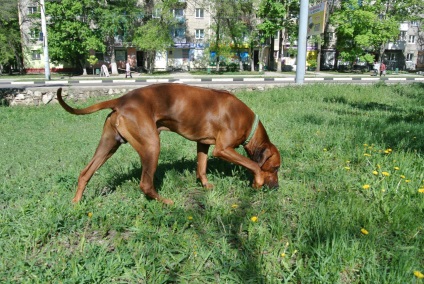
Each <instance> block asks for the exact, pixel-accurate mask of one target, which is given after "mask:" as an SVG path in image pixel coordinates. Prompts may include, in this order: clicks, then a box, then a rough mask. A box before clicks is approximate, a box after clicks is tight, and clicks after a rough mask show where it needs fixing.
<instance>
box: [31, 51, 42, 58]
mask: <svg viewBox="0 0 424 284" xmlns="http://www.w3.org/2000/svg"><path fill="white" fill-rule="evenodd" d="M31 59H32V60H40V59H41V54H40V51H39V50H31Z"/></svg>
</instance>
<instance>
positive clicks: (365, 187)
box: [362, 184, 371, 189]
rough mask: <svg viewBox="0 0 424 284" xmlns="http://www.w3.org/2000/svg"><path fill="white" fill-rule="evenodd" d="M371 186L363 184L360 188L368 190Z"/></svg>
mask: <svg viewBox="0 0 424 284" xmlns="http://www.w3.org/2000/svg"><path fill="white" fill-rule="evenodd" d="M370 187H371V186H370V185H369V184H364V185H363V186H362V188H363V189H369V188H370Z"/></svg>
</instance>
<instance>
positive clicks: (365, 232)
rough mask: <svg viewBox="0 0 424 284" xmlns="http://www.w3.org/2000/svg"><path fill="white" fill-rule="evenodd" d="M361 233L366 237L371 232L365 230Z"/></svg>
mask: <svg viewBox="0 0 424 284" xmlns="http://www.w3.org/2000/svg"><path fill="white" fill-rule="evenodd" d="M361 233H362V234H364V235H368V234H369V232H368V231H367V230H365V229H364V228H362V229H361Z"/></svg>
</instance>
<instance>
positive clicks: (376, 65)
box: [372, 61, 380, 76]
mask: <svg viewBox="0 0 424 284" xmlns="http://www.w3.org/2000/svg"><path fill="white" fill-rule="evenodd" d="M372 69H373V71H374V76H377V75H378V74H379V73H380V64H379V63H378V62H377V61H374V65H373V67H372Z"/></svg>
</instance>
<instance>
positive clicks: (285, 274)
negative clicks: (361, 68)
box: [0, 83, 424, 283]
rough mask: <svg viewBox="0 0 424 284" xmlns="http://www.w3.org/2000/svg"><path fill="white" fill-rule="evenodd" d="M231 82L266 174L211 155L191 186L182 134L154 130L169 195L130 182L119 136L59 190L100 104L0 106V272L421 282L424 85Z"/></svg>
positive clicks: (88, 149) (127, 154)
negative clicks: (98, 162)
mask: <svg viewBox="0 0 424 284" xmlns="http://www.w3.org/2000/svg"><path fill="white" fill-rule="evenodd" d="M237 96H239V97H240V98H241V99H242V100H243V101H244V102H246V104H247V105H249V106H251V108H252V109H253V110H254V111H255V112H257V113H258V114H259V116H260V118H261V121H262V122H263V124H264V125H265V127H266V129H267V131H268V134H269V136H270V138H271V140H272V141H273V142H274V144H275V145H276V146H277V147H278V148H279V150H280V153H281V157H282V168H281V171H280V188H279V189H277V190H266V189H264V190H260V191H256V190H254V189H252V188H251V187H250V179H251V175H250V173H248V172H246V171H245V170H244V169H243V168H241V167H238V166H234V165H232V164H229V163H227V162H224V161H221V160H218V159H214V158H212V157H211V158H210V161H209V167H208V174H209V179H210V181H211V182H212V183H213V184H214V185H215V188H214V189H213V190H205V189H203V188H202V187H201V186H200V185H199V183H197V182H196V177H195V167H196V161H195V157H196V145H195V143H194V142H191V141H187V140H184V139H183V138H181V137H180V136H178V135H177V134H174V133H162V134H161V144H162V149H161V156H160V161H159V167H158V171H157V173H156V178H155V184H156V187H157V189H158V190H159V191H160V194H161V195H163V196H164V197H167V198H171V199H173V200H174V201H175V205H174V206H165V205H162V204H160V203H158V202H155V201H150V200H147V199H146V198H145V196H144V195H143V194H142V193H141V191H140V190H139V188H138V183H139V177H140V173H141V171H140V162H139V158H138V156H137V155H136V153H135V151H134V150H133V149H132V148H131V147H130V146H129V145H123V146H122V147H121V148H120V149H119V150H118V152H117V153H116V154H115V155H114V156H113V157H112V158H111V159H110V160H109V161H108V162H107V163H106V164H105V165H104V166H103V167H102V168H101V169H99V171H98V172H97V173H96V174H95V175H94V177H93V178H92V180H91V181H90V183H89V185H88V188H87V190H86V191H85V194H84V196H83V200H82V202H81V203H79V204H76V205H73V204H71V203H70V200H71V199H72V197H73V195H74V193H75V187H76V182H77V178H78V175H79V172H80V171H81V170H82V168H83V167H84V166H85V165H86V163H88V161H89V160H90V159H91V156H92V155H93V153H94V150H95V148H96V146H97V143H98V139H99V137H100V133H101V130H102V124H103V122H104V119H105V117H106V115H107V113H108V112H107V111H102V112H99V113H95V114H92V115H87V116H73V115H70V114H68V113H66V112H65V111H64V110H63V109H62V108H61V107H60V106H58V105H49V106H43V107H0V121H1V123H0V133H1V135H0V150H1V162H0V174H1V176H2V179H1V180H0V186H1V191H0V282H1V283H424V281H423V279H421V278H420V277H424V275H422V274H420V273H424V157H423V155H424V84H403V85H390V86H389V85H385V84H384V83H382V84H375V85H366V86H362V85H304V86H301V87H300V86H292V87H283V88H280V89H274V90H269V91H264V92H239V93H237ZM92 102H93V101H90V102H77V103H75V102H72V105H74V106H75V105H78V106H82V105H86V104H88V103H92ZM240 151H242V150H240ZM210 152H211V150H210Z"/></svg>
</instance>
